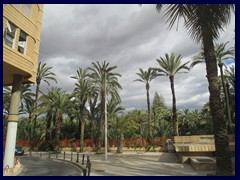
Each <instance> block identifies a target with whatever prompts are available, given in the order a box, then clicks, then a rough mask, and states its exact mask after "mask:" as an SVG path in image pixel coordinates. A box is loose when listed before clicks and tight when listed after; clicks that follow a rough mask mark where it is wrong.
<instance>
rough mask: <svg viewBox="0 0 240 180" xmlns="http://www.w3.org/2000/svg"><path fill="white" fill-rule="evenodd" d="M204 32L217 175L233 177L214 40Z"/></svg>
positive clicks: (204, 30)
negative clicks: (218, 83) (218, 81)
mask: <svg viewBox="0 0 240 180" xmlns="http://www.w3.org/2000/svg"><path fill="white" fill-rule="evenodd" d="M202 31H203V46H204V56H205V61H206V69H207V79H208V83H209V93H210V108H211V115H212V119H213V127H214V130H213V131H214V138H215V149H216V175H218V176H223V175H232V163H231V152H230V147H229V141H228V134H227V128H226V122H225V120H224V113H223V108H222V106H221V99H220V91H219V89H218V85H217V78H218V71H217V60H216V57H215V53H214V45H213V39H212V38H211V37H209V36H208V30H207V29H204V28H203V29H202Z"/></svg>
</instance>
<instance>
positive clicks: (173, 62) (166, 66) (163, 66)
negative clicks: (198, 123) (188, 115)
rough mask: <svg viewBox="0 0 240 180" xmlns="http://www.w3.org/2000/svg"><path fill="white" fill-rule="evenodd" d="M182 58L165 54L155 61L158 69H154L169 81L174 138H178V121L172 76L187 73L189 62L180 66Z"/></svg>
mask: <svg viewBox="0 0 240 180" xmlns="http://www.w3.org/2000/svg"><path fill="white" fill-rule="evenodd" d="M181 59H182V56H181V55H178V56H175V55H174V54H173V53H172V54H171V55H170V56H169V55H168V54H165V58H164V57H160V59H157V62H158V64H159V66H160V68H154V69H155V70H157V71H158V72H160V73H161V74H162V75H165V76H168V77H169V80H170V85H171V90H172V113H173V115H172V121H173V131H174V132H173V134H174V135H175V136H178V135H179V133H178V120H177V108H176V97H175V89H174V76H175V75H176V74H180V73H186V72H188V71H189V67H188V66H187V64H188V63H189V62H186V63H184V64H181Z"/></svg>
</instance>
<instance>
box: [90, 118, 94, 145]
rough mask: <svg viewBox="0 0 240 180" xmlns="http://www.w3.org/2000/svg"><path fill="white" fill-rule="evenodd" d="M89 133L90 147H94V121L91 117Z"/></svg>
mask: <svg viewBox="0 0 240 180" xmlns="http://www.w3.org/2000/svg"><path fill="white" fill-rule="evenodd" d="M90 131H91V140H92V147H95V143H94V119H93V117H91V122H90Z"/></svg>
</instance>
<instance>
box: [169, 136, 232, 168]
mask: <svg viewBox="0 0 240 180" xmlns="http://www.w3.org/2000/svg"><path fill="white" fill-rule="evenodd" d="M229 141H230V142H229V145H230V150H231V151H232V152H235V136H234V135H229ZM173 146H174V150H175V152H176V153H177V156H178V157H179V159H180V161H181V162H182V163H185V162H189V157H191V156H213V155H214V152H215V143H214V136H213V135H198V136H174V144H173Z"/></svg>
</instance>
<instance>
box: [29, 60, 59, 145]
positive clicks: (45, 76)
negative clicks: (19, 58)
mask: <svg viewBox="0 0 240 180" xmlns="http://www.w3.org/2000/svg"><path fill="white" fill-rule="evenodd" d="M51 69H52V67H49V66H47V64H46V63H44V64H42V63H41V62H39V64H38V69H37V76H36V83H37V86H36V95H35V97H36V98H35V108H36V109H37V106H38V105H37V100H38V96H39V92H40V84H41V82H42V81H44V82H45V83H47V85H48V86H50V83H49V80H51V81H54V82H56V83H57V80H56V78H55V74H54V73H53V72H52V71H51ZM36 120H37V116H35V117H34V125H33V136H32V139H34V133H35V128H36ZM32 148H33V147H32Z"/></svg>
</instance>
